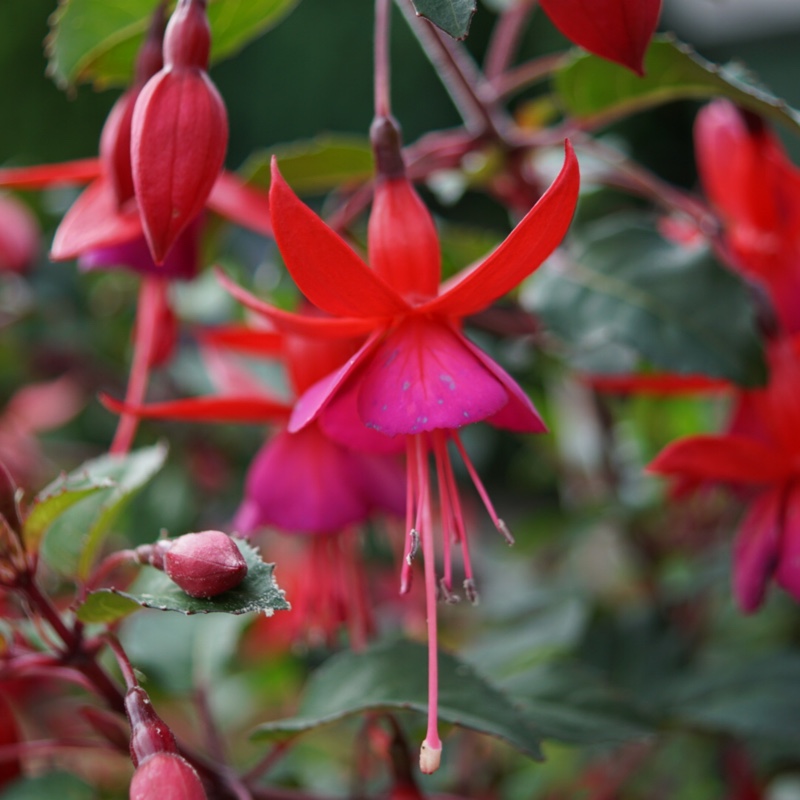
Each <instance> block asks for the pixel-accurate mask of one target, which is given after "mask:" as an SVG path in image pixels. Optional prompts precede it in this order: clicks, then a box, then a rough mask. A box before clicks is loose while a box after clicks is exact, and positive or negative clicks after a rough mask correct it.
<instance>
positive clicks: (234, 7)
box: [47, 0, 298, 88]
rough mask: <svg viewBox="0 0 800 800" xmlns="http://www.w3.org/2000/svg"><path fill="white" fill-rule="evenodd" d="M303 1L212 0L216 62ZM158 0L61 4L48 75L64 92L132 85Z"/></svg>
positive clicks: (210, 12) (49, 51)
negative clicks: (77, 87)
mask: <svg viewBox="0 0 800 800" xmlns="http://www.w3.org/2000/svg"><path fill="white" fill-rule="evenodd" d="M297 3H298V0H209V6H208V18H209V22H210V24H211V34H212V45H211V62H212V63H214V62H216V61H220V60H222V59H224V58H228V57H229V56H232V55H235V54H236V53H237V52H238V51H239V50H241V49H242V48H243V47H244V46H245V45H246V44H247V43H248V42H249V41H251V40H252V39H254V38H256V37H257V36H260V35H261V34H262V33H264V32H265V31H266V30H268V29H269V28H271V27H273V26H274V25H276V24H277V23H278V22H280V20H281V19H282V18H283V17H284V16H286V15H287V14H288V13H289V12H290V11H291V10H292V9H293V8H294V7H295V5H297ZM154 7H155V3H154V2H153V0H115V2H114V3H109V2H108V1H107V0H61V3H60V5H59V7H58V9H57V10H56V12H55V13H54V14H53V17H52V21H51V32H50V36H49V37H48V39H47V55H48V59H49V63H48V73H49V74H50V75H51V76H52V77H53V79H54V80H55V82H56V83H57V84H58V85H59V86H61V87H62V88H66V87H68V86H75V85H77V84H79V83H93V84H94V85H95V86H96V87H97V88H103V87H106V86H112V85H114V86H125V85H127V84H128V83H129V82H130V79H131V75H132V73H133V64H134V61H135V59H136V54H137V52H138V50H139V46H140V44H141V42H142V39H143V37H144V34H145V32H146V30H147V28H148V25H149V21H150V14H151V13H152V11H153V9H154Z"/></svg>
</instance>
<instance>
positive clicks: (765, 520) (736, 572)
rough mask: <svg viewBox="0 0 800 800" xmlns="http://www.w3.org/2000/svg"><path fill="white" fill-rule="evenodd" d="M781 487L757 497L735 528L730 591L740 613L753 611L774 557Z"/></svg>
mask: <svg viewBox="0 0 800 800" xmlns="http://www.w3.org/2000/svg"><path fill="white" fill-rule="evenodd" d="M783 493H784V487H783V486H778V487H777V488H775V489H771V490H769V491H767V492H764V493H763V494H761V495H759V496H758V497H757V498H756V499H755V501H754V502H753V505H752V506H751V507H750V510H749V511H748V512H747V515H746V516H745V518H744V520H743V521H742V523H741V525H740V526H739V533H738V534H737V537H736V544H735V548H734V565H733V592H734V595H735V597H736V600H737V602H738V603H739V606H740V607H741V609H742V611H744V612H746V613H749V612H751V611H755V610H756V609H757V608H758V607H759V606H760V605H761V602H762V600H763V599H764V592H765V591H766V587H767V581H768V580H769V579H770V577H771V576H772V572H773V570H774V569H775V564H776V560H777V557H778V547H779V540H780V535H781V534H780V516H781V502H782V495H783Z"/></svg>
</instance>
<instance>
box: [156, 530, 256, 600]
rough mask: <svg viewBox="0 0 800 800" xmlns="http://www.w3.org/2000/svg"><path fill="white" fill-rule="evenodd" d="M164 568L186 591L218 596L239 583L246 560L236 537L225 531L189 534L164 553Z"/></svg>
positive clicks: (244, 570) (196, 594)
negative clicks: (234, 538)
mask: <svg viewBox="0 0 800 800" xmlns="http://www.w3.org/2000/svg"><path fill="white" fill-rule="evenodd" d="M164 571H165V572H166V573H167V575H169V577H170V578H172V580H173V581H175V583H177V584H178V586H180V587H181V589H183V591H184V592H186V594H190V595H191V596H192V597H202V598H205V597H215V596H216V595H218V594H222V593H223V592H227V591H228V590H229V589H233V588H235V587H236V586H238V585H239V584H240V583H241V582H242V581H243V580H244V579H245V576H246V575H247V563H246V562H245V560H244V558H243V556H242V554H241V553H240V552H239V548H238V547H237V546H236V543H235V542H234V541H233V539H231V538H230V536H228V535H227V534H225V533H222V531H202V532H201V533H187V534H186V535H185V536H181V537H179V538H178V539H176V540H175V541H174V542H173V543H172V546H171V547H170V549H169V550H168V551H167V553H166V555H165V556H164Z"/></svg>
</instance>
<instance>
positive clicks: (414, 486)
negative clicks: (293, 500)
mask: <svg viewBox="0 0 800 800" xmlns="http://www.w3.org/2000/svg"><path fill="white" fill-rule="evenodd" d="M373 140H374V142H375V144H376V158H377V162H378V179H377V183H376V187H375V200H374V204H373V210H372V215H371V217H370V221H369V231H368V240H369V256H370V264H371V268H370V267H368V266H367V265H366V264H365V263H364V262H363V261H362V260H361V258H360V257H359V256H358V255H356V253H355V252H354V251H353V250H352V249H351V248H350V247H349V246H348V245H347V244H346V243H345V242H344V241H343V240H342V239H341V238H340V237H339V236H338V235H337V234H336V233H334V232H333V231H332V230H331V229H330V228H329V227H328V226H327V225H325V223H324V222H322V220H320V218H319V217H318V216H317V215H316V214H314V213H313V212H312V211H311V210H310V209H309V208H308V207H307V206H306V205H304V204H303V203H302V202H301V201H300V200H299V199H298V198H297V197H296V196H295V194H294V193H293V192H292V190H291V189H290V188H289V186H288V185H287V184H286V182H285V181H284V180H283V178H282V177H281V174H280V172H279V171H278V168H277V166H276V165H275V164H274V163H273V172H272V186H271V190H270V209H271V214H272V226H273V230H274V236H275V239H276V241H277V244H278V248H279V249H280V252H281V254H282V255H283V258H284V261H285V262H286V266H287V268H288V270H289V272H290V273H291V274H292V277H293V278H294V279H295V282H296V283H297V285H298V287H299V288H300V290H301V291H302V292H303V294H304V295H305V296H306V297H307V298H308V300H310V301H311V302H312V303H313V304H314V305H315V306H317V307H318V308H320V309H322V310H323V311H326V312H327V313H328V314H331V315H333V318H332V319H331V318H321V317H312V316H309V315H302V314H290V313H287V312H284V311H281V310H280V309H277V308H274V307H272V306H270V305H268V304H266V303H263V302H261V301H260V300H258V299H257V298H255V297H253V296H252V295H250V294H249V293H247V292H246V291H245V290H243V289H241V288H240V287H238V286H236V285H235V284H232V283H231V282H230V281H227V280H224V282H225V284H226V285H227V286H228V288H229V290H230V291H231V292H232V293H233V294H234V296H235V297H237V298H238V299H240V300H241V301H242V302H243V303H244V304H245V305H246V306H248V307H249V308H251V309H253V310H255V311H258V312H260V313H262V314H264V315H266V316H267V317H268V318H269V319H270V320H271V321H272V322H273V324H275V325H276V327H278V328H279V329H281V330H284V331H291V332H296V333H302V334H304V335H306V336H309V337H317V338H326V337H332V336H354V335H359V334H367V333H369V334H370V335H369V338H368V339H367V341H366V343H365V344H364V345H363V346H362V347H361V348H360V349H359V350H358V352H357V353H356V354H355V355H353V356H352V358H350V359H349V360H348V361H347V363H346V364H344V365H343V366H342V367H341V368H339V369H337V370H335V371H333V372H331V374H330V375H328V376H327V377H325V378H323V379H322V380H320V381H318V382H317V383H316V384H314V385H313V386H311V387H310V388H309V389H308V390H307V391H306V392H305V393H304V394H303V396H302V397H301V398H300V400H299V401H298V402H297V403H296V404H295V407H294V410H293V412H292V415H291V418H290V420H289V425H288V428H287V430H288V431H289V432H290V433H292V434H295V435H296V434H297V433H298V432H303V431H305V430H308V429H309V428H311V427H313V426H319V428H321V430H322V431H324V432H325V433H326V434H327V435H328V436H329V437H331V438H332V439H337V440H339V441H342V442H349V443H350V445H351V446H354V445H357V446H360V447H363V448H364V449H370V448H372V447H376V446H382V447H386V446H387V445H389V444H392V443H403V444H404V447H405V450H406V466H407V491H408V499H407V504H406V515H407V529H408V531H409V536H408V537H407V542H406V546H405V556H406V558H405V563H404V566H403V576H402V587H401V591H407V590H408V586H409V580H410V567H409V562H410V560H411V557H412V555H413V551H414V550H415V549H416V545H417V542H421V545H422V550H423V553H424V561H425V583H426V595H427V603H428V625H429V630H428V633H429V645H430V648H431V650H430V653H431V655H430V670H429V673H430V704H429V724H428V733H427V736H426V739H425V742H424V743H423V748H422V754H421V761H420V763H421V767H422V770H423V771H424V772H433V771H435V770H436V769H437V767H438V764H439V758H440V754H441V741H440V739H439V736H438V733H437V724H436V723H437V713H436V705H437V658H436V597H437V594H438V593H439V592H441V593H442V594H443V595H444V596H445V597H449V596H452V567H451V545H452V543H454V542H455V543H460V545H461V548H462V553H463V559H464V572H465V578H466V579H465V583H464V586H465V591H466V594H467V596H468V597H470V598H473V599H474V598H475V597H476V595H475V588H474V583H473V579H472V571H471V567H470V561H469V551H468V547H467V539H466V531H465V528H464V524H463V518H462V514H461V506H460V502H459V499H458V494H457V491H456V483H455V477H454V474H453V469H452V466H451V463H450V454H449V451H448V443H452V444H453V445H454V446H455V447H456V449H457V450H458V451H459V452H460V454H461V457H462V458H463V460H464V462H465V464H466V466H467V469H468V471H469V473H470V475H471V477H472V479H473V482H474V483H475V486H476V488H477V490H478V492H479V494H480V495H481V497H482V499H483V501H484V503H485V505H486V508H487V510H488V511H489V514H490V516H491V518H492V520H493V521H494V523H495V525H496V526H497V528H498V529H499V530H500V531H501V532H502V533H503V535H505V536H507V537H508V538H509V539H510V534H509V533H508V532H507V530H506V527H505V525H504V523H503V522H502V520H500V519H499V518H498V516H497V514H496V513H495V511H494V508H493V507H492V504H491V502H490V500H489V498H488V496H487V494H486V491H485V490H484V488H483V485H482V484H481V482H480V480H479V478H478V476H477V474H476V472H475V470H474V468H473V467H472V464H471V462H470V461H469V459H468V457H467V454H466V452H465V450H464V448H463V446H462V445H461V442H460V439H459V437H458V433H457V431H458V429H459V428H461V427H463V426H464V425H468V424H471V423H474V422H480V421H481V420H485V421H487V422H489V423H491V424H493V425H496V426H498V427H501V428H506V429H509V430H512V431H516V432H526V433H539V432H542V431H544V430H545V426H544V423H543V422H542V420H541V418H540V417H539V415H538V413H537V412H536V409H535V408H534V407H533V405H532V403H531V402H530V400H529V399H528V398H527V397H526V395H525V393H524V392H523V391H522V389H521V388H520V387H519V386H518V385H517V384H516V383H515V382H514V381H513V379H512V378H511V377H510V376H509V375H508V374H506V372H504V371H503V370H502V368H501V367H500V366H499V365H498V364H496V363H495V362H494V361H492V359H490V358H489V356H487V355H486V354H485V353H484V352H483V351H481V350H480V349H478V348H477V347H476V346H475V345H473V344H472V343H471V342H470V341H469V340H468V339H467V338H466V337H465V336H464V334H463V333H462V331H461V327H462V319H463V318H464V317H466V316H468V315H470V314H474V313H476V312H478V311H480V310H482V309H484V308H486V307H487V306H489V305H491V304H492V303H493V302H494V301H495V300H497V299H498V298H499V297H501V296H502V295H504V294H506V293H507V292H509V291H510V290H511V289H513V288H514V287H515V286H516V285H517V284H518V283H519V282H520V281H521V280H523V279H524V278H525V277H527V276H528V275H529V274H530V273H532V272H533V271H534V270H535V269H536V268H537V267H538V266H539V265H540V264H541V263H542V261H544V259H545V258H547V256H549V255H550V253H551V252H552V251H553V249H554V248H555V247H556V246H557V245H558V244H559V242H560V241H561V239H562V238H563V236H564V234H565V233H566V230H567V228H568V226H569V224H570V221H571V219H572V214H573V211H574V208H575V204H576V201H577V196H578V185H579V177H578V166H577V161H576V159H575V156H574V154H573V152H572V148H571V147H570V145H569V143H567V144H566V158H565V163H564V167H563V168H562V171H561V173H560V175H559V176H558V177H557V178H556V180H555V181H554V183H553V185H552V186H551V187H550V188H549V189H548V190H547V192H546V193H545V194H544V195H543V197H542V198H541V200H540V201H539V202H538V203H537V204H536V205H535V206H534V207H533V208H532V209H531V211H530V212H529V213H528V214H527V215H526V216H525V218H524V219H523V220H522V221H521V222H520V223H519V225H517V227H516V228H515V229H514V230H513V231H512V232H511V234H510V235H509V236H508V238H507V239H506V240H505V242H503V243H502V244H501V245H500V246H499V247H498V248H497V250H496V251H495V252H494V253H492V254H491V255H490V256H488V257H487V258H486V259H485V260H484V261H483V262H482V263H481V264H479V265H478V266H477V267H475V268H474V269H471V270H469V271H467V272H465V273H462V274H460V275H458V276H457V277H456V278H455V279H454V280H453V281H452V282H451V283H449V284H447V285H445V286H442V287H440V285H439V280H440V257H439V248H438V242H437V238H436V231H435V228H434V225H433V221H432V219H431V217H430V214H429V212H428V211H427V209H426V208H425V206H424V205H423V203H422V201H421V200H420V198H419V197H418V195H417V194H416V192H415V191H414V189H413V187H412V186H411V184H410V182H409V181H408V180H407V179H406V178H405V175H404V170H403V162H402V156H401V154H400V149H399V132H398V131H397V130H396V128H395V127H394V125H393V123H391V122H390V121H389V120H388V119H386V118H384V119H379V120H378V121H377V122H376V123H375V125H374V126H373ZM431 455H432V456H433V462H434V465H435V475H436V484H437V488H438V492H439V505H440V511H441V513H440V522H441V526H442V532H443V552H444V559H445V565H444V577H443V578H442V580H441V582H437V579H436V574H435V569H434V547H433V527H434V513H433V507H434V504H433V499H432V496H433V491H434V489H433V486H432V472H431V469H430V464H429V457H430V456H431Z"/></svg>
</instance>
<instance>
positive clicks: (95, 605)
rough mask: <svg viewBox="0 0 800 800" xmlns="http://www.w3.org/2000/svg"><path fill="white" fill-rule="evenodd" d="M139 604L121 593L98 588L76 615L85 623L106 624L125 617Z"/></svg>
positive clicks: (138, 607) (136, 608)
mask: <svg viewBox="0 0 800 800" xmlns="http://www.w3.org/2000/svg"><path fill="white" fill-rule="evenodd" d="M140 608H141V606H140V605H139V603H137V602H136V601H135V600H131V599H130V598H129V597H125V596H124V595H122V594H116V593H115V592H108V591H104V590H100V591H97V592H92V593H91V594H89V595H88V596H87V598H86V600H85V601H84V602H83V603H82V605H81V606H80V608H79V609H78V613H77V617H78V619H79V620H80V621H81V622H84V623H86V624H87V625H89V624H92V623H100V624H108V623H111V622H116V621H117V620H120V619H122V618H123V617H127V616H128V615H129V614H132V613H133V612H134V611H137V610H138V609H140Z"/></svg>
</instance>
